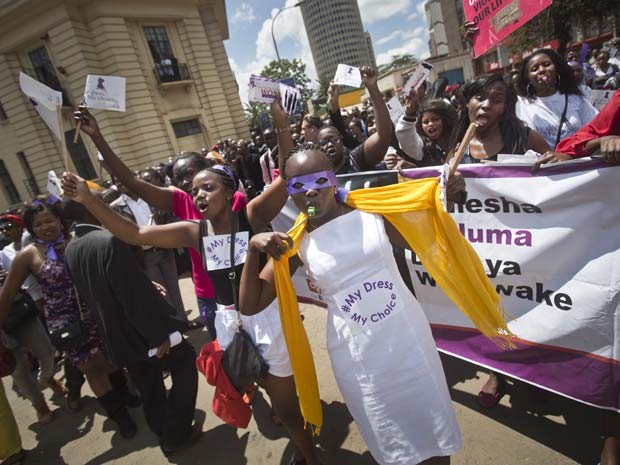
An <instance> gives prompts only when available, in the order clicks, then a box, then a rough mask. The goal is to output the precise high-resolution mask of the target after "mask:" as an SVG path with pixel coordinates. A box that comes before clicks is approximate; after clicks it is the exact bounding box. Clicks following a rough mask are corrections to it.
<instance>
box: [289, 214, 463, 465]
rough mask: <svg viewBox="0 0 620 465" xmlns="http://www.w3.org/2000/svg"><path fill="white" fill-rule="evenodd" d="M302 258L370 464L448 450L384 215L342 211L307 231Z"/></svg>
mask: <svg viewBox="0 0 620 465" xmlns="http://www.w3.org/2000/svg"><path fill="white" fill-rule="evenodd" d="M300 256H301V260H302V261H303V262H304V263H305V265H304V268H305V269H306V273H307V274H308V275H309V277H310V278H311V279H313V280H315V281H316V284H317V285H318V286H319V287H320V289H321V293H322V295H323V297H324V298H325V301H326V302H327V304H328V317H327V350H328V352H329V356H330V358H331V363H332V368H333V370H334V373H335V376H336V380H337V382H338V387H339V388H340V392H341V393H342V396H343V397H344V400H345V402H346V404H347V406H348V408H349V411H350V412H351V415H352V416H353V418H354V420H355V422H356V423H357V425H358V427H359V429H360V432H361V434H362V437H363V438H364V440H365V441H366V444H367V445H368V449H369V450H370V452H371V453H372V455H373V457H374V458H375V460H377V462H379V463H380V464H381V465H396V464H398V465H413V464H417V463H419V462H421V461H423V460H426V459H427V458H429V457H433V456H439V455H451V454H453V453H455V452H456V451H457V450H458V449H459V448H460V446H461V437H460V431H459V427H458V423H457V421H456V417H455V414H454V409H453V407H452V404H451V402H450V395H449V392H448V386H447V384H446V378H445V375H444V372H443V368H442V365H441V361H440V359H439V354H438V353H437V348H436V346H435V341H434V340H433V337H432V334H431V330H430V326H429V323H428V320H427V319H426V317H425V315H424V312H423V311H422V308H421V307H420V304H419V303H418V302H417V300H416V299H415V297H414V296H413V295H412V294H411V292H409V290H408V289H407V287H406V286H405V283H404V282H403V280H402V279H401V277H400V274H399V272H398V268H397V266H396V262H395V261H394V257H393V254H392V246H391V244H390V242H389V240H388V237H387V234H386V232H385V228H384V224H383V218H382V217H381V216H379V215H374V214H370V213H364V212H360V211H357V210H354V211H352V212H349V213H347V214H345V215H343V216H340V217H338V218H336V219H334V220H332V221H330V222H329V223H327V224H325V225H323V226H321V227H319V228H318V229H316V230H314V231H312V232H310V233H308V234H306V235H305V236H304V237H303V238H302V240H301V244H300Z"/></svg>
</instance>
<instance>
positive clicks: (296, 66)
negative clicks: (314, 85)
mask: <svg viewBox="0 0 620 465" xmlns="http://www.w3.org/2000/svg"><path fill="white" fill-rule="evenodd" d="M260 75H261V76H264V77H268V78H271V79H278V80H280V79H284V78H288V77H292V78H293V79H295V85H296V86H297V88H298V89H299V90H300V91H301V96H302V99H303V101H304V103H305V102H306V101H307V100H308V99H310V98H312V89H310V87H309V84H310V78H309V77H308V76H306V64H305V63H303V62H302V61H301V60H298V59H297V58H295V59H293V60H292V61H291V60H287V59H283V60H281V62H278V61H277V60H273V61H272V62H271V63H269V64H268V65H267V66H265V67H264V68H263V70H262V71H261V72H260Z"/></svg>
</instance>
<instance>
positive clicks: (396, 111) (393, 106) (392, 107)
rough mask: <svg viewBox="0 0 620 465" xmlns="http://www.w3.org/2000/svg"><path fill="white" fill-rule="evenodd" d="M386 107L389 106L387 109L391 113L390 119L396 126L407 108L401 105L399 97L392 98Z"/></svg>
mask: <svg viewBox="0 0 620 465" xmlns="http://www.w3.org/2000/svg"><path fill="white" fill-rule="evenodd" d="M385 106H387V109H388V111H389V112H390V119H391V120H392V123H394V125H396V123H397V122H398V118H400V117H401V116H402V115H403V114H404V113H405V108H404V107H403V106H402V105H401V104H400V100H398V97H396V96H394V97H392V98H391V99H390V101H389V102H387V103H386V104H385Z"/></svg>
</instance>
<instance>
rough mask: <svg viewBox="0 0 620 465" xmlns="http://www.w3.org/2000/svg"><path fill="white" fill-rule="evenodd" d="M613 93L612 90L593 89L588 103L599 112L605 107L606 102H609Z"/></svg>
mask: <svg viewBox="0 0 620 465" xmlns="http://www.w3.org/2000/svg"><path fill="white" fill-rule="evenodd" d="M614 92H615V91H613V90H600V89H594V90H592V94H591V95H590V103H591V104H592V106H593V107H594V108H596V109H597V110H598V111H601V110H602V109H603V107H604V106H605V105H607V102H609V100H610V99H611V97H612V96H613V95H614Z"/></svg>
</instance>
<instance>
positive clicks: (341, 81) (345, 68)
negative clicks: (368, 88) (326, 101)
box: [333, 63, 362, 87]
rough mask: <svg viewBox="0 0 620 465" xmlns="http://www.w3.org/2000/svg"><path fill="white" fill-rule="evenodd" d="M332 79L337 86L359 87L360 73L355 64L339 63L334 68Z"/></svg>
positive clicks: (360, 82)
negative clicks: (334, 73)
mask: <svg viewBox="0 0 620 465" xmlns="http://www.w3.org/2000/svg"><path fill="white" fill-rule="evenodd" d="M333 81H334V84H336V85H338V86H341V85H342V86H351V87H361V85H362V73H361V72H360V69H359V68H356V67H355V66H349V65H343V64H342V63H341V64H339V65H338V67H337V68H336V75H335V76H334V79H333Z"/></svg>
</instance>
